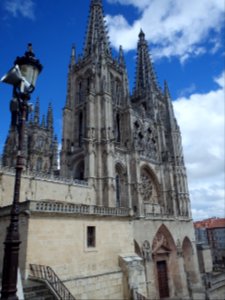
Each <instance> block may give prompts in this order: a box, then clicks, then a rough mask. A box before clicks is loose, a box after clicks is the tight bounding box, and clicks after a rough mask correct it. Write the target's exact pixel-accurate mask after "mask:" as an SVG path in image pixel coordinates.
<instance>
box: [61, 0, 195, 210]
mask: <svg viewBox="0 0 225 300" xmlns="http://www.w3.org/2000/svg"><path fill="white" fill-rule="evenodd" d="M84 45H85V46H84V50H83V54H82V56H80V57H79V58H78V59H77V58H76V54H75V47H74V46H73V48H72V53H71V59H70V64H69V71H68V88H67V99H66V105H65V107H64V113H63V139H62V151H61V175H62V176H64V177H70V178H71V177H72V178H74V179H81V180H87V181H88V182H89V184H91V185H92V186H94V188H95V190H96V199H97V200H96V202H97V204H100V205H107V206H123V207H130V208H132V209H134V211H135V212H136V213H137V214H138V215H143V214H144V213H146V212H148V213H152V212H153V211H154V210H157V211H161V212H163V213H165V214H168V213H172V214H174V215H189V214H190V211H189V197H188V190H187V180H186V170H185V167H184V163H183V154H182V147H181V136H180V131H179V127H178V125H177V122H176V119H175V117H174V113H173V108H172V103H171V98H170V93H169V89H168V86H167V84H166V83H165V88H164V92H162V91H161V89H160V88H159V85H158V83H157V79H156V74H155V71H154V67H153V63H152V61H151V58H150V56H149V49H148V44H147V41H146V39H145V34H144V32H143V31H142V30H141V31H140V34H139V41H138V46H137V63H136V80H135V86H134V90H133V94H132V95H131V96H130V95H129V88H128V78H127V71H126V65H125V60H124V55H123V49H122V47H120V49H119V55H118V58H117V59H114V58H113V57H112V54H111V50H110V46H109V41H108V37H107V30H106V26H105V22H104V16H103V7H102V1H100V0H99V1H94V0H93V1H91V3H90V15H89V20H88V26H87V34H86V39H85V44H84Z"/></svg>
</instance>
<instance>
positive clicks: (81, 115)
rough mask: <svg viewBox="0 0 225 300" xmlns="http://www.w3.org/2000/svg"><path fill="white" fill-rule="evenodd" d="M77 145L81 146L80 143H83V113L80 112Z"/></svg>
mask: <svg viewBox="0 0 225 300" xmlns="http://www.w3.org/2000/svg"><path fill="white" fill-rule="evenodd" d="M78 139H79V147H81V146H82V143H83V114H82V112H80V115H79V137H78Z"/></svg>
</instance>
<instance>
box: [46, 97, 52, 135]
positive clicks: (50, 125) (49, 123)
mask: <svg viewBox="0 0 225 300" xmlns="http://www.w3.org/2000/svg"><path fill="white" fill-rule="evenodd" d="M47 128H48V130H50V131H51V132H53V111H52V104H51V103H49V105H48V112H47Z"/></svg>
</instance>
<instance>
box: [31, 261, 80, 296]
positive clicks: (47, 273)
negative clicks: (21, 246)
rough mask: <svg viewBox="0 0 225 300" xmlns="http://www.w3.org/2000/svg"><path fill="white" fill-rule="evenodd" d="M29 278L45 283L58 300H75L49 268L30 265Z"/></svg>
mask: <svg viewBox="0 0 225 300" xmlns="http://www.w3.org/2000/svg"><path fill="white" fill-rule="evenodd" d="M30 271H31V276H32V277H34V278H37V279H41V280H44V281H46V282H47V283H48V284H49V285H50V287H51V288H52V289H53V291H54V292H55V293H56V295H57V296H58V297H59V299H61V300H64V299H67V300H75V298H74V297H73V295H72V294H71V293H70V291H69V290H68V289H67V287H66V286H65V284H64V283H63V282H62V281H61V280H60V278H59V277H58V275H57V274H56V273H55V272H54V271H53V270H52V268H51V267H49V266H43V265H35V264H30Z"/></svg>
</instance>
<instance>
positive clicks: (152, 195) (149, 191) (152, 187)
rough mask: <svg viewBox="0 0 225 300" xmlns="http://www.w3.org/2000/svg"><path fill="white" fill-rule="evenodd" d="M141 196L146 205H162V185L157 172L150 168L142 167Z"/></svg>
mask: <svg viewBox="0 0 225 300" xmlns="http://www.w3.org/2000/svg"><path fill="white" fill-rule="evenodd" d="M140 179H141V191H140V192H141V195H142V199H143V202H144V203H150V204H160V185H159V182H158V178H157V176H156V174H155V172H154V171H153V170H152V169H151V168H150V167H149V166H148V165H143V166H141V170H140Z"/></svg>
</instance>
